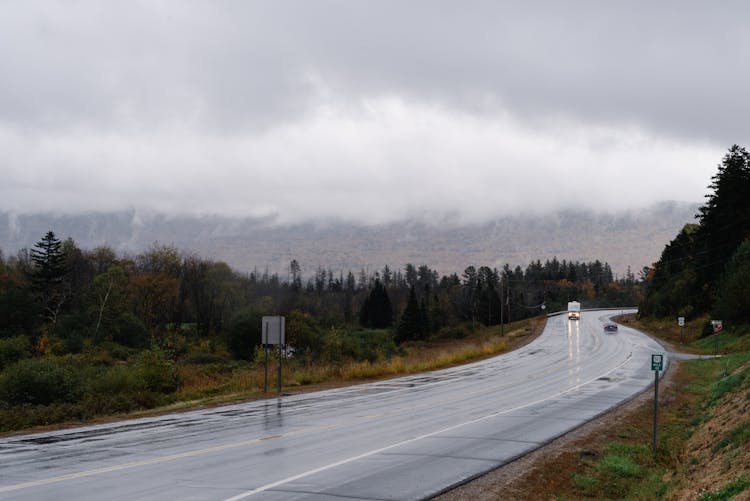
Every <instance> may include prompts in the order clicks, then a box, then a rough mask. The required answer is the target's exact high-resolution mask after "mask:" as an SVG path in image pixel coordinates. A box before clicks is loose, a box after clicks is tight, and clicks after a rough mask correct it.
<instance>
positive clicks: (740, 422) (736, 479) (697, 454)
mask: <svg viewBox="0 0 750 501" xmlns="http://www.w3.org/2000/svg"><path fill="white" fill-rule="evenodd" d="M618 321H619V322H621V323H626V324H629V325H631V326H634V327H636V328H638V329H640V330H642V331H644V332H647V333H649V334H651V335H653V336H654V337H657V338H659V339H661V340H662V341H663V342H664V343H665V344H667V345H669V346H670V349H673V350H674V351H690V352H695V353H699V352H701V351H703V352H704V353H706V354H713V353H712V352H713V346H712V345H711V343H706V341H705V339H702V338H700V337H699V336H700V331H699V329H695V331H694V332H692V331H690V329H685V332H684V334H686V336H685V343H684V345H682V344H678V343H679V335H680V333H679V327H678V326H677V324H676V322H675V325H674V329H672V328H671V326H669V325H667V324H666V323H665V322H663V321H650V320H636V318H635V316H632V315H628V316H624V317H620V318H618ZM696 323H700V322H696ZM721 335H722V336H725V338H724V339H720V340H719V341H720V342H721V343H722V346H724V347H725V352H726V355H725V356H723V357H721V358H704V359H693V360H672V361H671V362H670V368H669V370H668V371H667V372H666V373H665V375H664V377H663V378H662V379H661V380H660V382H659V416H658V441H657V447H656V453H655V454H653V453H652V431H653V430H652V426H653V397H654V393H653V390H651V391H646V392H644V393H642V394H641V395H640V396H639V397H637V398H635V399H634V400H632V401H630V402H628V403H626V404H624V405H622V406H621V407H619V408H617V409H615V410H614V411H612V412H610V413H608V414H606V415H604V416H601V417H600V418H598V419H596V420H594V421H592V422H590V423H587V424H585V425H584V426H582V427H580V428H578V429H577V430H574V431H573V432H571V433H569V434H567V435H564V436H562V437H560V438H558V439H557V440H555V441H553V442H552V443H550V444H548V445H546V446H544V447H542V448H540V449H538V450H536V451H534V452H532V453H531V454H529V455H527V456H524V457H522V458H520V459H518V460H516V461H514V462H512V463H509V464H507V465H505V466H503V467H501V468H499V469H497V470H495V471H493V472H490V473H489V474H487V475H485V476H483V477H480V478H478V479H476V480H474V481H473V482H470V483H468V484H466V485H464V486H461V487H459V488H457V489H454V490H453V491H450V492H447V493H445V494H443V495H442V496H440V497H438V498H437V499H438V500H440V501H455V500H462V499H476V500H487V501H489V500H497V499H518V500H526V499H532V500H537V499H538V500H550V499H556V500H560V501H562V500H574V499H665V500H674V501H678V500H679V501H681V500H700V501H708V500H725V499H750V350H749V349H748V348H749V347H750V328H748V327H742V328H739V327H738V328H736V329H735V330H732V331H731V332H728V333H723V334H721ZM711 341H713V340H711ZM733 496H734V497H733Z"/></svg>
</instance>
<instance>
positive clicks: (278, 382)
mask: <svg viewBox="0 0 750 501" xmlns="http://www.w3.org/2000/svg"><path fill="white" fill-rule="evenodd" d="M281 350H282V347H281V321H280V320H279V364H278V368H279V373H278V377H277V382H276V384H277V386H278V390H279V391H278V393H279V395H281Z"/></svg>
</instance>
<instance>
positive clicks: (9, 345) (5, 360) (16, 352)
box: [0, 336, 32, 370]
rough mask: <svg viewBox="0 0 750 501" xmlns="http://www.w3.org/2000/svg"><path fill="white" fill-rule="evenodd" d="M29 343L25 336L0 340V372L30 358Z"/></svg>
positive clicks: (30, 349)
mask: <svg viewBox="0 0 750 501" xmlns="http://www.w3.org/2000/svg"><path fill="white" fill-rule="evenodd" d="M31 351H32V346H31V341H29V338H27V337H26V336H15V337H9V338H6V339H0V370H3V369H4V368H5V367H7V366H9V365H11V364H13V363H15V362H18V361H19V360H21V359H24V358H29V357H30V356H31Z"/></svg>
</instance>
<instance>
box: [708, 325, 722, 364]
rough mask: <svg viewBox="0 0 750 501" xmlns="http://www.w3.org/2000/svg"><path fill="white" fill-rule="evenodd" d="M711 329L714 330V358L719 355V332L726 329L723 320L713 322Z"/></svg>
mask: <svg viewBox="0 0 750 501" xmlns="http://www.w3.org/2000/svg"><path fill="white" fill-rule="evenodd" d="M711 327H713V328H714V356H716V355H718V354H719V332H721V329H723V328H724V325H723V323H722V321H721V320H711Z"/></svg>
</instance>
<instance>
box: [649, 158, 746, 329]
mask: <svg viewBox="0 0 750 501" xmlns="http://www.w3.org/2000/svg"><path fill="white" fill-rule="evenodd" d="M708 189H709V193H708V194H706V202H705V203H704V204H703V205H702V206H701V207H700V208H699V211H698V214H696V219H697V221H698V222H697V223H691V224H686V225H685V226H684V227H683V228H682V230H681V231H680V232H679V234H678V235H677V236H676V237H675V238H674V239H673V240H672V241H671V242H669V244H667V246H666V247H665V248H664V251H663V252H662V254H661V257H660V258H659V260H658V261H657V262H656V263H654V264H653V265H652V266H650V267H646V268H644V269H643V270H642V271H641V275H642V278H643V284H644V288H645V296H644V300H643V302H642V303H641V307H640V309H641V313H642V314H644V315H649V316H657V317H664V316H684V317H687V318H688V319H691V318H697V317H700V316H703V315H706V314H710V315H711V316H712V317H713V318H718V319H725V320H730V321H734V322H743V323H748V322H750V241H748V238H749V237H750V154H748V152H747V150H746V149H745V148H743V147H741V146H738V145H734V146H732V147H731V148H730V149H729V151H728V152H727V153H726V154H725V155H724V157H723V159H722V161H721V163H720V164H719V165H718V169H717V172H716V174H715V175H714V176H713V177H712V178H711V184H710V185H709V186H708Z"/></svg>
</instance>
